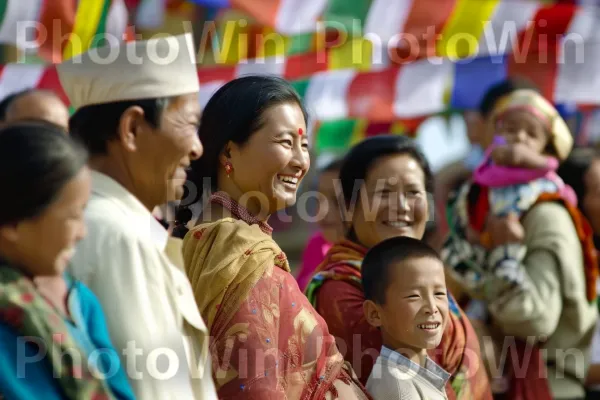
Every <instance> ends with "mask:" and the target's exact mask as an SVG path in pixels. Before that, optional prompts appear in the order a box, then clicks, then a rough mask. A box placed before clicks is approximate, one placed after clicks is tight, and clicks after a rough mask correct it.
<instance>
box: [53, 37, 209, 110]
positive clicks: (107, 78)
mask: <svg viewBox="0 0 600 400" xmlns="http://www.w3.org/2000/svg"><path fill="white" fill-rule="evenodd" d="M56 69H57V71H58V76H59V79H60V83H61V85H62V87H63V89H64V91H65V93H66V94H67V96H68V97H69V101H70V102H71V105H72V106H73V107H74V108H75V109H79V108H81V107H84V106H88V105H92V104H103V103H111V102H117V101H126V100H141V99H151V98H158V97H171V96H180V95H184V94H191V93H197V92H199V90H200V83H199V81H198V71H197V66H196V55H195V49H194V40H193V38H192V35H191V34H189V33H187V34H184V35H179V36H167V37H161V38H155V39H150V40H144V41H135V42H119V44H118V46H115V45H112V46H111V45H107V46H103V47H99V48H95V49H91V50H89V51H87V52H86V53H83V54H82V55H81V56H76V57H74V58H72V59H70V60H67V61H64V62H63V63H61V64H58V65H57V67H56Z"/></svg>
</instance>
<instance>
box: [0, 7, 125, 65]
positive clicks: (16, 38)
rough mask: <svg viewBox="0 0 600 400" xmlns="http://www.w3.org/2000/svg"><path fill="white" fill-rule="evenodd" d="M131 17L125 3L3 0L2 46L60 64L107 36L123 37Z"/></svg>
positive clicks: (1, 9) (0, 38)
mask: <svg viewBox="0 0 600 400" xmlns="http://www.w3.org/2000/svg"><path fill="white" fill-rule="evenodd" d="M128 18H129V17H128V11H127V6H126V4H125V1H124V0H85V1H82V0H2V1H0V43H8V44H14V45H16V46H17V47H19V48H20V49H22V50H24V51H27V52H29V53H37V54H39V55H40V56H41V57H42V58H43V59H45V60H48V61H50V62H60V61H62V60H63V59H68V58H70V57H73V56H76V55H78V54H80V53H82V52H84V51H86V50H87V49H89V48H90V47H94V46H96V45H97V44H98V43H99V41H100V39H101V38H102V37H103V35H105V34H110V35H112V36H114V37H115V38H118V39H122V38H124V37H125V33H126V31H127V29H126V28H127V24H128Z"/></svg>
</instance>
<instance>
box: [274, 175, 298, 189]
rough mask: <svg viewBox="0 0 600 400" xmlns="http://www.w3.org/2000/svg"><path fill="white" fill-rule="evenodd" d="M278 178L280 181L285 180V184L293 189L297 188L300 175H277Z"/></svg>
mask: <svg viewBox="0 0 600 400" xmlns="http://www.w3.org/2000/svg"><path fill="white" fill-rule="evenodd" d="M277 179H278V180H279V181H280V182H283V184H284V185H285V186H287V187H289V188H291V189H295V188H296V186H298V181H299V179H298V177H295V176H289V175H277Z"/></svg>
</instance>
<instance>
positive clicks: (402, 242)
mask: <svg viewBox="0 0 600 400" xmlns="http://www.w3.org/2000/svg"><path fill="white" fill-rule="evenodd" d="M415 258H433V259H435V260H439V261H440V262H442V260H441V258H440V255H439V254H438V253H437V251H435V250H434V249H432V248H431V247H430V246H429V245H427V244H426V243H425V242H423V241H422V240H417V239H413V238H410V237H406V236H398V237H395V238H391V239H387V240H384V241H383V242H381V243H379V244H377V245H376V246H374V247H372V248H371V250H369V251H368V252H367V255H366V256H365V258H364V260H363V262H362V285H363V290H364V292H365V298H366V299H367V300H371V301H374V302H375V303H377V304H385V292H386V290H387V288H388V287H389V285H390V283H391V270H392V265H393V264H395V263H401V262H404V261H407V260H411V259H415Z"/></svg>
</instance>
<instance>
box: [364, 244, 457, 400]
mask: <svg viewBox="0 0 600 400" xmlns="http://www.w3.org/2000/svg"><path fill="white" fill-rule="evenodd" d="M362 283H363V288H364V291H365V298H366V301H365V303H364V312H365V317H366V319H367V321H368V322H369V324H371V325H373V326H375V327H377V328H379V329H380V330H381V335H382V338H383V347H382V349H381V354H380V356H379V358H378V359H377V362H376V363H375V366H374V368H373V372H372V373H371V376H370V377H369V380H368V382H367V390H368V391H369V393H370V394H371V395H372V396H373V398H374V399H375V400H392V399H402V400H404V399H406V400H413V399H426V400H438V399H447V397H446V391H445V385H446V382H447V381H448V379H449V378H450V374H448V373H447V372H446V371H444V370H443V369H442V368H441V367H440V366H438V365H436V364H435V363H434V362H433V361H432V360H431V359H430V358H428V357H427V350H429V349H434V348H436V347H437V346H438V345H439V343H440V341H441V340H442V333H443V332H444V328H445V326H446V322H447V320H448V295H447V293H446V280H445V277H444V265H443V264H442V261H441V260H440V258H439V255H438V254H437V253H436V252H435V250H433V249H432V248H431V247H429V246H428V245H426V244H425V243H424V242H422V241H420V240H416V239H412V238H408V237H396V238H392V239H388V240H385V241H383V242H381V243H379V244H378V245H376V246H375V247H373V248H372V249H371V250H370V251H369V252H368V253H367V255H366V256H365V258H364V261H363V263H362Z"/></svg>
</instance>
